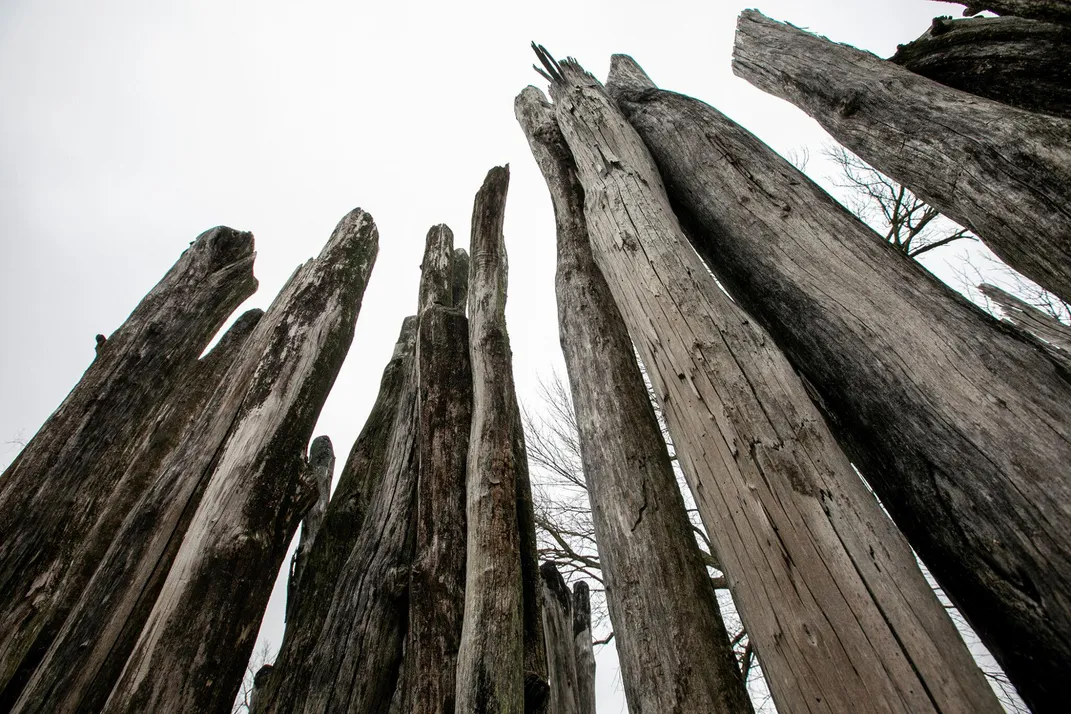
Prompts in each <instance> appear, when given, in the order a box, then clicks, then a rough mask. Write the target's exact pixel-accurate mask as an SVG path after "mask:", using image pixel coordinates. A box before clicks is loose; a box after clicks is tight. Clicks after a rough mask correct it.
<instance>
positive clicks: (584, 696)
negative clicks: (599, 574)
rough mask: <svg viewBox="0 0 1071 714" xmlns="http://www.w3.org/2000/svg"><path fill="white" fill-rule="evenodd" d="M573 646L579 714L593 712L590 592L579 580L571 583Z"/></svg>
mask: <svg viewBox="0 0 1071 714" xmlns="http://www.w3.org/2000/svg"><path fill="white" fill-rule="evenodd" d="M573 647H574V649H575V651H576V688H577V702H578V703H579V711H580V714H595V648H594V647H593V646H592V639H591V593H590V592H589V589H588V584H587V583H586V582H584V581H583V580H581V581H580V582H578V583H576V584H574V585H573Z"/></svg>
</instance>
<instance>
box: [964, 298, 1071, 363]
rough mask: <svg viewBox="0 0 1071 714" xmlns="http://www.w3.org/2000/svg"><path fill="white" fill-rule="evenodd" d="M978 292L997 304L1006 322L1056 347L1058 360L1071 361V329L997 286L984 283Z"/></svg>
mask: <svg viewBox="0 0 1071 714" xmlns="http://www.w3.org/2000/svg"><path fill="white" fill-rule="evenodd" d="M978 290H979V292H981V293H982V294H983V295H985V296H986V297H987V298H989V299H990V300H992V301H993V302H995V303H996V304H997V307H999V308H1000V312H1001V316H1002V317H1003V318H1004V320H1006V321H1007V322H1010V323H1011V324H1013V325H1015V326H1016V327H1018V328H1019V329H1022V330H1026V331H1027V332H1029V333H1030V334H1032V335H1034V336H1035V337H1037V338H1039V339H1041V340H1043V341H1044V342H1046V343H1048V344H1049V345H1051V346H1052V347H1055V348H1056V349H1057V355H1056V356H1058V358H1060V359H1062V360H1064V361H1067V360H1068V359H1071V327H1068V326H1067V325H1065V324H1064V323H1062V322H1060V321H1059V320H1057V319H1056V318H1054V317H1052V316H1051V315H1047V314H1045V313H1044V312H1042V311H1041V310H1039V309H1037V308H1036V307H1034V306H1033V305H1031V304H1030V303H1028V302H1024V301H1023V300H1020V299H1019V298H1017V297H1015V296H1014V295H1012V294H1011V293H1008V292H1006V291H1004V290H1001V289H1000V288H998V287H997V286H996V285H990V284H988V283H982V284H981V285H979V286H978ZM1050 354H1051V352H1050Z"/></svg>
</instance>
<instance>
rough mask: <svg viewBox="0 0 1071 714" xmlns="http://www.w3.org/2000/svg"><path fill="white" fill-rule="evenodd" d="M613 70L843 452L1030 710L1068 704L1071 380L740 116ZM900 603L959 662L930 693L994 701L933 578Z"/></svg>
mask: <svg viewBox="0 0 1071 714" xmlns="http://www.w3.org/2000/svg"><path fill="white" fill-rule="evenodd" d="M613 67H614V70H613V72H614V77H615V81H614V82H613V83H612V87H613V91H614V94H615V95H616V96H617V97H618V103H619V105H620V106H621V107H622V109H623V111H624V112H625V113H626V115H627V116H628V117H629V120H630V121H631V122H632V123H633V126H634V127H635V128H637V130H638V131H639V133H640V136H641V137H642V138H643V139H644V141H645V142H646V143H647V145H648V147H649V148H650V149H651V151H652V153H653V154H654V158H655V160H656V161H657V163H658V164H659V167H660V169H661V171H662V173H663V176H664V177H665V179H666V187H667V190H668V191H669V194H670V197H671V199H672V200H673V201H674V203H675V208H676V210H677V213H678V215H679V216H681V217H682V220H683V221H684V223H685V225H686V226H690V233H691V238H692V240H693V244H694V245H695V247H696V248H697V250H698V251H699V253H700V254H701V255H702V256H703V257H704V258H706V260H707V261H708V263H709V264H710V265H711V267H712V268H713V269H714V270H715V271H716V272H717V274H718V276H719V279H720V280H721V282H722V284H723V285H724V286H725V288H726V289H727V290H729V292H730V294H732V295H733V296H734V298H735V299H736V300H737V301H738V302H739V303H740V304H741V305H742V306H743V307H744V308H745V309H747V310H748V311H749V312H750V314H751V315H753V316H754V317H755V318H756V319H757V320H758V321H759V322H760V323H761V324H762V325H763V326H764V327H765V328H766V329H768V330H769V332H770V334H771V335H772V336H773V337H774V339H775V340H776V341H777V343H778V344H779V345H780V346H781V347H782V349H784V350H785V352H786V354H788V356H789V358H790V359H791V360H792V363H793V364H794V365H795V366H796V368H797V369H799V370H800V371H801V372H802V373H803V375H804V376H805V377H806V378H807V379H808V380H809V381H810V384H811V385H813V388H814V389H815V396H816V397H817V398H818V402H819V404H820V406H822V408H823V409H824V411H825V413H826V417H827V419H828V420H829V423H830V424H831V425H833V427H834V432H835V433H836V435H837V436H838V438H839V439H840V441H841V443H842V445H845V446H846V448H847V449H848V451H849V453H850V454H851V455H852V458H853V459H854V460H855V463H856V465H857V466H858V467H859V469H860V470H861V471H862V472H863V474H864V476H865V477H866V478H867V480H868V481H869V483H870V484H871V486H872V487H873V488H874V489H875V491H876V492H877V494H878V496H879V497H880V498H881V500H882V502H883V503H884V505H885V506H886V508H888V510H889V512H890V513H891V514H892V516H893V518H894V520H895V521H896V522H897V523H898V524H899V525H900V527H901V528H902V530H903V531H904V532H905V534H906V536H907V538H908V540H909V541H910V542H911V544H912V545H913V546H914V548H915V550H916V551H917V552H918V553H919V554H920V556H921V557H922V559H923V560H924V561H925V562H926V563H927V564H928V565H929V568H930V571H931V572H932V573H933V574H934V576H936V578H937V579H938V581H940V582H941V583H942V585H943V586H944V587H945V590H946V592H947V593H948V594H949V595H950V596H951V597H952V598H953V600H955V601H956V603H957V605H959V607H960V610H961V611H962V612H963V613H964V614H965V615H966V616H967V618H968V619H969V620H971V622H972V623H974V626H975V629H976V631H977V632H978V633H979V634H980V635H981V636H982V638H983V640H984V641H986V643H987V644H988V645H989V647H990V649H992V650H993V652H994V654H996V655H997V657H998V659H1000V660H1001V661H1002V662H1003V664H1004V667H1005V669H1006V671H1007V672H1008V674H1009V676H1011V677H1012V679H1013V681H1017V682H1018V686H1019V689H1020V692H1021V693H1026V692H1027V690H1028V689H1032V688H1033V687H1028V686H1027V683H1028V682H1030V681H1034V682H1045V681H1046V680H1048V681H1049V684H1047V685H1044V686H1045V687H1048V688H1050V691H1051V692H1052V693H1053V694H1055V695H1056V696H1057V697H1059V698H1062V689H1063V688H1062V687H1056V686H1055V684H1056V680H1054V679H1052V678H1053V677H1058V674H1057V673H1058V672H1060V671H1066V670H1067V668H1068V667H1071V659H1068V656H1069V650H1068V642H1069V641H1071V629H1069V628H1071V617H1069V615H1068V612H1069V606H1071V603H1069V601H1068V592H1069V590H1071V587H1069V584H1071V544H1069V543H1068V542H1067V538H1066V537H1065V535H1064V534H1066V533H1068V532H1071V507H1069V505H1068V504H1069V502H1071V487H1069V486H1068V485H1067V483H1066V480H1067V479H1066V473H1067V464H1068V463H1069V462H1071V388H1069V386H1068V383H1067V380H1066V377H1065V376H1064V374H1066V373H1062V371H1061V370H1060V369H1059V368H1057V367H1056V366H1054V364H1053V363H1052V362H1051V361H1050V360H1048V359H1046V357H1045V355H1044V354H1043V353H1042V352H1041V351H1040V350H1039V349H1038V348H1037V347H1036V346H1034V345H1031V344H1028V343H1026V342H1024V341H1022V340H1020V339H1017V338H1016V337H1015V336H1014V335H1012V334H1010V333H1009V331H1008V330H1006V329H1004V328H1002V327H1001V326H999V325H998V324H996V323H995V322H994V320H992V319H991V318H989V317H988V316H986V315H984V314H983V313H982V312H981V311H979V310H978V309H977V308H975V307H974V306H973V305H971V304H969V303H968V302H967V301H965V300H964V299H963V298H962V297H960V296H959V295H958V294H956V293H955V292H953V291H952V290H950V289H949V288H948V287H946V286H944V285H942V284H941V283H940V282H939V281H937V280H936V279H935V278H934V277H933V276H932V275H930V274H929V273H928V272H927V271H925V270H923V269H921V268H920V267H919V266H918V265H916V264H915V263H914V262H913V261H910V260H906V259H904V256H902V255H901V254H899V253H897V252H896V251H894V250H892V249H891V248H890V247H889V246H888V245H887V244H886V243H885V242H884V240H883V239H882V237H881V236H879V235H877V234H876V233H874V232H873V231H872V230H871V229H869V228H868V227H866V226H865V225H864V224H863V223H862V222H861V221H859V220H858V219H857V218H855V217H854V216H852V215H851V214H850V213H849V212H848V211H846V210H845V209H844V208H843V207H841V206H840V205H839V204H837V203H836V202H835V201H834V200H833V199H832V198H830V197H829V196H828V195H827V194H826V193H825V192H824V191H822V189H821V188H819V187H818V186H817V185H816V184H814V183H813V182H812V181H810V180H809V179H807V177H805V176H804V175H803V174H802V173H800V172H799V171H798V170H796V169H795V168H794V167H793V166H791V165H790V164H789V163H788V162H787V161H785V160H784V159H782V158H781V157H779V156H777V155H776V154H775V153H774V152H773V151H771V150H770V149H769V147H767V146H765V145H764V144H763V143H762V142H760V141H759V140H758V139H757V138H755V137H754V136H753V135H751V134H749V133H748V132H747V131H745V130H744V129H742V128H741V127H740V126H738V125H736V124H735V123H733V122H732V121H731V120H729V119H728V118H726V117H725V116H724V115H722V114H720V113H719V112H717V111H716V110H714V109H712V108H711V107H709V106H707V105H705V104H703V103H702V102H699V101H698V100H695V99H691V98H689V97H684V96H682V95H679V94H674V93H672V92H665V91H662V90H658V89H655V88H653V85H651V83H650V80H648V79H647V78H646V76H645V75H643V73H642V70H640V69H639V68H638V67H637V66H636V65H635V63H634V62H632V60H631V59H629V58H625V57H617V58H615V60H614V62H613ZM898 587H899V589H900V590H901V591H902V593H903V595H902V596H903V597H904V598H905V601H907V602H912V603H914V604H912V607H911V611H912V613H913V614H912V615H911V617H912V618H915V619H918V620H919V621H920V622H923V623H926V622H928V623H929V624H927V625H926V627H925V629H926V631H927V632H928V633H929V634H928V637H929V638H931V639H932V647H933V652H934V653H935V655H936V653H941V654H940V656H939V657H938V656H932V657H931V656H925V655H924V653H925V650H916V652H920V653H921V654H918V655H916V656H915V659H914V660H913V661H915V662H916V667H917V669H918V670H919V672H920V673H922V674H923V676H925V677H926V679H927V681H931V680H936V681H938V682H945V681H947V683H948V684H947V687H946V686H945V685H941V686H938V685H936V684H934V685H928V686H930V687H931V691H933V692H934V694H935V695H941V693H942V692H943V693H944V695H943V700H948V699H951V700H962V701H970V700H971V698H972V697H973V696H974V694H972V693H976V692H979V691H981V692H982V693H984V694H985V695H988V690H987V688H986V686H985V685H984V683H983V682H982V681H981V679H980V677H979V676H978V672H977V670H976V668H975V667H974V666H973V665H972V664H971V663H970V661H969V659H968V658H967V653H966V652H965V651H964V650H963V647H962V645H961V644H960V642H959V638H958V637H957V636H956V634H955V633H954V632H953V631H952V629H951V627H950V626H949V623H948V622H947V620H946V618H944V617H943V615H941V614H940V612H939V609H938V608H937V604H936V603H935V602H934V601H933V600H932V598H930V597H929V596H928V594H927V593H926V590H927V588H926V586H925V584H924V583H923V582H922V581H921V579H920V578H919V577H918V575H917V573H916V574H914V575H912V577H911V578H903V579H901V582H900V583H899V584H898ZM912 593H914V594H912ZM1039 595H1040V599H1039V597H1038V596H1039ZM892 612H893V614H895V613H896V612H897V611H896V610H894V611H892ZM890 619H891V620H892V621H893V622H898V621H897V620H895V619H893V617H892V615H890ZM904 642H905V643H909V642H910V640H909V639H906V638H905V639H904ZM922 642H923V643H924V642H925V640H923V641H922ZM1017 662H1018V664H1016V663H1017ZM957 682H958V685H957ZM955 686H959V687H962V688H963V690H964V693H959V692H957V690H956V689H955ZM1042 699H1043V695H1042V697H1041V698H1039V699H1036V701H1037V702H1038V703H1040V701H1041V700H1042ZM978 706H979V708H981V707H982V706H983V705H982V704H979V705H978Z"/></svg>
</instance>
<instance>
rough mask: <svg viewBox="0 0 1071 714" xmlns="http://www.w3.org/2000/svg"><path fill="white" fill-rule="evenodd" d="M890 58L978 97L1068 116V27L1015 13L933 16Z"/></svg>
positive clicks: (1070, 52) (1070, 78) (1070, 91)
mask: <svg viewBox="0 0 1071 714" xmlns="http://www.w3.org/2000/svg"><path fill="white" fill-rule="evenodd" d="M890 61H892V62H895V63H896V64H899V65H902V66H903V67H906V68H907V69H909V70H911V71H912V72H914V73H915V74H920V75H922V76H923V77H927V78H929V79H932V80H934V81H935V82H940V83H941V84H943V85H945V86H946V87H952V88H953V89H960V90H962V91H964V92H970V93H971V94H976V95H978V96H979V97H985V98H986V99H992V100H994V101H998V102H1003V103H1005V104H1010V105H1012V106H1013V107H1018V108H1020V109H1025V110H1027V111H1033V112H1043V113H1045V114H1053V115H1055V116H1060V117H1064V118H1065V119H1067V118H1071V27H1069V26H1067V25H1056V24H1052V23H1048V22H1036V21H1034V20H1024V19H1022V18H1020V17H980V18H974V19H970V20H951V19H949V18H947V17H937V18H934V20H933V25H932V26H931V27H930V29H929V30H927V31H926V32H925V34H923V35H922V36H921V37H919V38H918V39H917V40H915V41H914V42H909V43H908V44H906V45H900V46H899V47H898V48H897V49H896V54H895V55H893V56H892V57H891V58H890Z"/></svg>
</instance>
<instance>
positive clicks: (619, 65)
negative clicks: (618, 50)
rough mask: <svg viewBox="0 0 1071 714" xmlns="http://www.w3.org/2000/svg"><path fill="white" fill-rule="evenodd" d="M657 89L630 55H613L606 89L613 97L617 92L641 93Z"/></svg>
mask: <svg viewBox="0 0 1071 714" xmlns="http://www.w3.org/2000/svg"><path fill="white" fill-rule="evenodd" d="M655 88H656V85H655V83H654V82H653V81H651V78H650V76H648V74H647V72H645V71H644V69H643V67H641V66H640V64H639V62H637V61H636V60H634V59H633V58H632V57H631V56H630V55H625V54H615V55H611V57H610V74H609V76H608V77H607V78H606V89H607V90H608V91H609V92H610V94H611V95H613V94H614V93H615V92H622V91H630V92H639V91H643V90H645V89H655Z"/></svg>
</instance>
